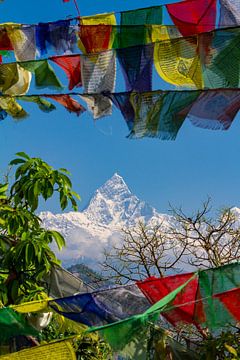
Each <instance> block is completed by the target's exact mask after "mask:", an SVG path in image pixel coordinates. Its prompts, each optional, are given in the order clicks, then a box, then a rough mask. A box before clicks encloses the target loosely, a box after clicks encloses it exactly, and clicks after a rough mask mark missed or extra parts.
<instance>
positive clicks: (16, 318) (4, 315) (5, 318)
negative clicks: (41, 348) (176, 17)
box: [0, 308, 38, 343]
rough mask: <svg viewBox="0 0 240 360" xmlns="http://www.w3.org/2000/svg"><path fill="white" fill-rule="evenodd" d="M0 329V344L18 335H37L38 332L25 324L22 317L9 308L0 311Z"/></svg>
mask: <svg viewBox="0 0 240 360" xmlns="http://www.w3.org/2000/svg"><path fill="white" fill-rule="evenodd" d="M0 329H1V337H0V343H4V342H5V341H8V340H9V339H10V338H12V337H14V336H18V335H33V336H36V335H38V332H37V331H36V330H35V329H34V328H33V327H31V326H30V325H29V324H28V323H27V321H26V319H25V318H24V316H23V315H21V314H18V313H17V312H15V311H14V310H12V309H10V308H2V309H0Z"/></svg>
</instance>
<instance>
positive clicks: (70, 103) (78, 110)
mask: <svg viewBox="0 0 240 360" xmlns="http://www.w3.org/2000/svg"><path fill="white" fill-rule="evenodd" d="M44 96H45V97H46V98H49V99H53V100H55V101H56V102H58V103H59V104H61V105H62V106H64V107H65V109H66V110H67V111H69V112H70V113H71V112H73V113H75V114H76V115H77V116H79V115H81V114H82V113H83V112H84V111H86V109H85V108H84V107H83V106H82V105H81V104H79V102H77V101H76V100H74V99H73V98H72V97H71V96H70V95H68V94H56V95H44Z"/></svg>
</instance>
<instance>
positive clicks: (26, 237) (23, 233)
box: [0, 152, 79, 305]
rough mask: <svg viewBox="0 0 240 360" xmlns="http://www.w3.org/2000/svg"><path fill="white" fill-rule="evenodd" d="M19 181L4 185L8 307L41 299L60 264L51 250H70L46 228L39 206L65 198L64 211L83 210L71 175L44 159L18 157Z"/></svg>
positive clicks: (1, 240)
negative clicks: (69, 208)
mask: <svg viewBox="0 0 240 360" xmlns="http://www.w3.org/2000/svg"><path fill="white" fill-rule="evenodd" d="M16 155H17V158H16V159H14V160H12V161H11V162H10V165H11V166H17V168H16V171H15V181H14V183H13V184H12V185H11V186H10V185H9V183H8V182H5V183H4V184H0V260H1V263H0V302H2V303H3V304H4V305H9V304H14V303H20V302H21V301H29V300H33V299H38V298H41V297H42V296H43V293H44V291H45V287H44V285H45V284H44V282H43V278H44V276H45V275H47V274H48V273H49V272H50V269H51V267H52V266H53V265H54V264H59V261H58V260H57V258H56V256H55V254H54V253H53V251H52V250H51V248H50V244H51V243H52V242H56V244H57V246H58V248H59V249H62V247H63V246H65V241H64V238H63V237H62V235H61V234H60V233H58V232H57V231H53V230H51V231H50V230H46V229H44V228H42V227H41V219H40V218H39V217H38V216H37V215H36V213H35V211H36V210H37V208H38V204H39V200H40V199H41V198H42V199H44V200H45V201H46V200H47V199H49V198H51V197H52V196H53V194H54V193H58V194H59V200H60V205H61V208H62V210H64V209H65V208H66V207H67V206H68V203H69V202H70V203H71V205H72V207H73V209H74V210H76V209H77V202H76V199H79V196H78V195H77V194H76V193H75V192H74V191H72V184H71V181H70V179H69V177H68V175H69V173H68V171H67V170H66V169H59V170H55V169H53V168H52V167H51V166H50V165H48V164H47V163H46V162H44V161H43V160H42V159H39V158H31V157H29V156H28V155H27V154H25V153H23V152H20V153H17V154H16Z"/></svg>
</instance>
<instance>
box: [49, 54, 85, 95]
mask: <svg viewBox="0 0 240 360" xmlns="http://www.w3.org/2000/svg"><path fill="white" fill-rule="evenodd" d="M51 60H52V61H54V62H55V63H56V64H57V65H59V66H60V67H61V68H62V69H63V70H64V71H65V73H66V75H67V77H68V80H69V84H68V89H69V90H72V89H73V88H74V87H80V86H82V76H81V57H80V55H72V56H54V57H51Z"/></svg>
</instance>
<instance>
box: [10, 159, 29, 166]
mask: <svg viewBox="0 0 240 360" xmlns="http://www.w3.org/2000/svg"><path fill="white" fill-rule="evenodd" d="M25 162H26V160H23V159H14V160H12V161H10V163H9V165H10V166H11V165H17V164H23V163H25Z"/></svg>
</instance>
